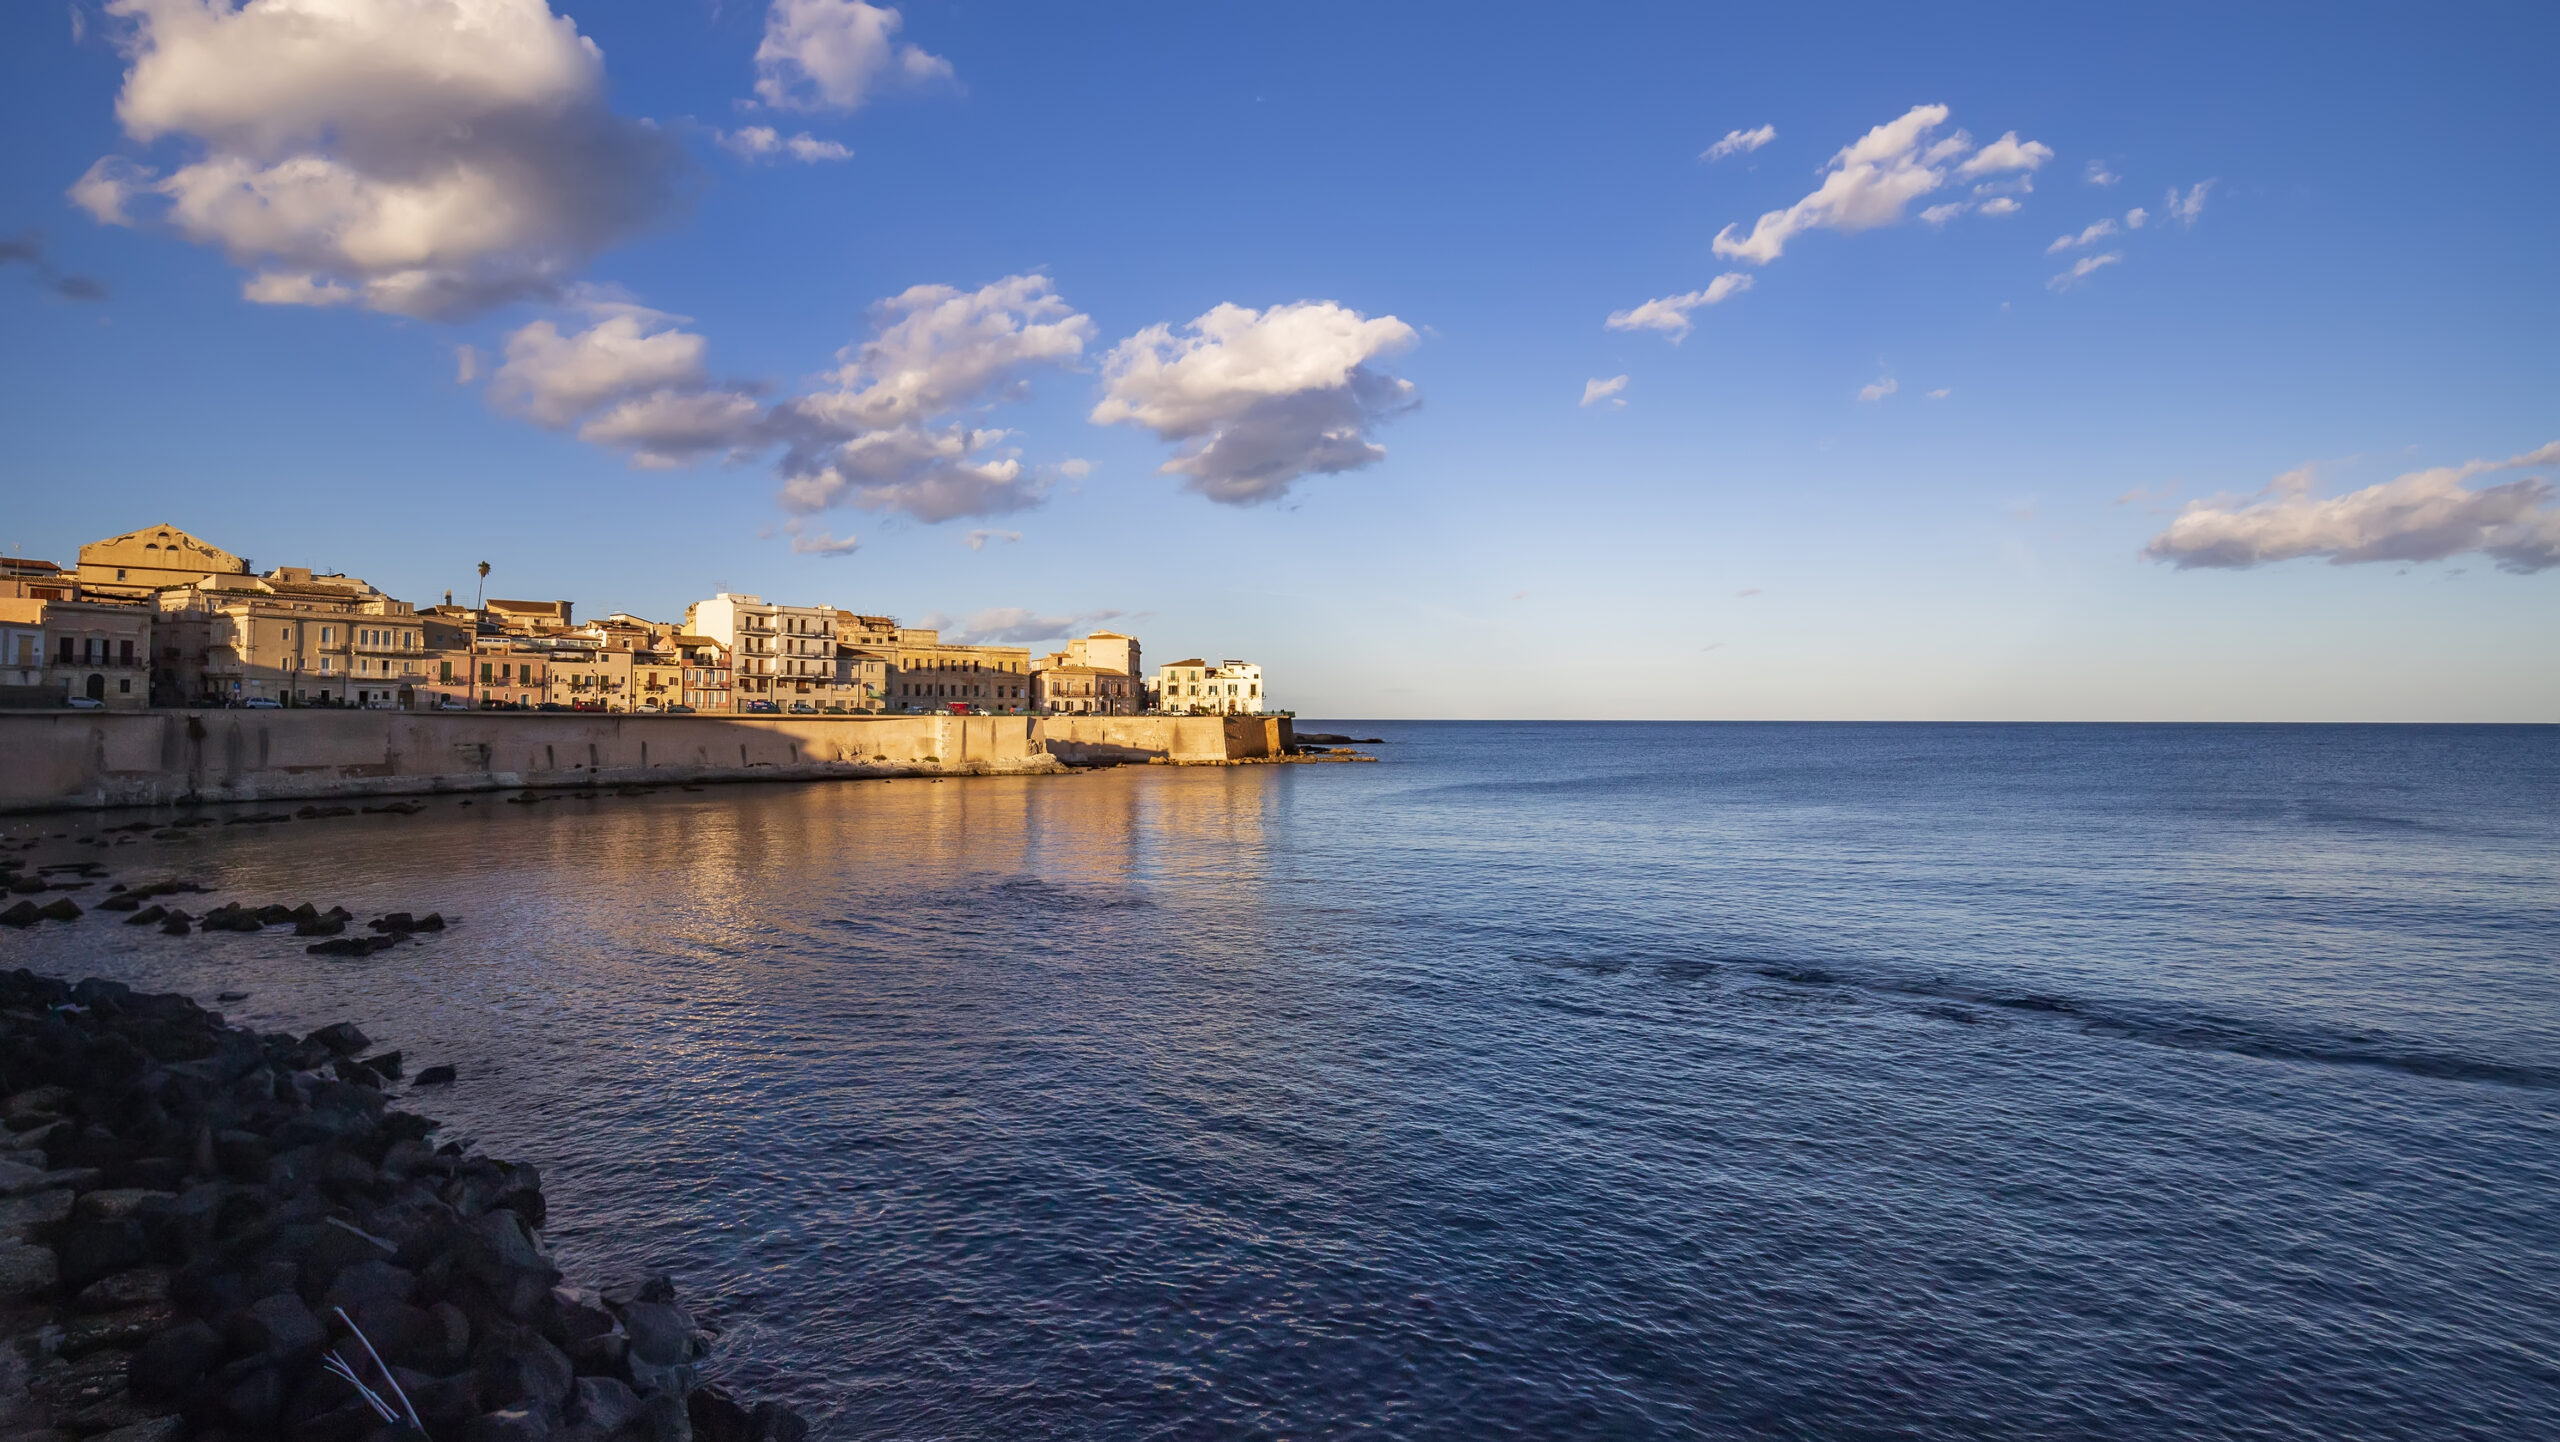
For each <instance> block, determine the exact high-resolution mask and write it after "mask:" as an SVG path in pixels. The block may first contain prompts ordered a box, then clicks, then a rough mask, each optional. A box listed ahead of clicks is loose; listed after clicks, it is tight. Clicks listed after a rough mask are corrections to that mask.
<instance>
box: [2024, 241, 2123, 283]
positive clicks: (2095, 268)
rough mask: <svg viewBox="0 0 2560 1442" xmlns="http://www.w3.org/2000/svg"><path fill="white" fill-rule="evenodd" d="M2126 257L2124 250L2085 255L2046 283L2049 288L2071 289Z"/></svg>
mask: <svg viewBox="0 0 2560 1442" xmlns="http://www.w3.org/2000/svg"><path fill="white" fill-rule="evenodd" d="M2122 259H2124V252H2123V251H2121V250H2111V251H2108V252H2107V253H2106V254H2104V255H2084V256H2082V257H2080V259H2079V260H2078V261H2076V262H2074V263H2073V264H2072V267H2071V268H2070V269H2069V270H2066V271H2064V272H2063V273H2062V274H2060V275H2057V276H2055V277H2054V278H2052V279H2051V280H2048V281H2046V282H2045V283H2044V288H2045V289H2047V290H2069V289H2071V288H2072V287H2073V286H2075V285H2078V284H2080V283H2081V282H2082V281H2084V280H2087V279H2088V278H2089V277H2090V276H2092V275H2095V274H2097V273H2098V272H2099V271H2100V270H2102V269H2104V268H2105V267H2107V266H2110V265H2114V264H2115V263H2116V262H2118V261H2120V260H2122Z"/></svg>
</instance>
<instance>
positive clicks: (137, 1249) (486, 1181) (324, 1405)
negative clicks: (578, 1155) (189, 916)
mask: <svg viewBox="0 0 2560 1442" xmlns="http://www.w3.org/2000/svg"><path fill="white" fill-rule="evenodd" d="M404 1069H405V1068H404V1059H403V1058H402V1056H401V1055H400V1053H399V1052H397V1051H388V1052H379V1051H376V1050H375V1048H374V1044H373V1042H372V1041H371V1039H369V1038H368V1037H366V1036H365V1035H364V1033H362V1032H361V1031H359V1030H357V1029H356V1028H355V1027H354V1026H353V1025H352V1024H349V1023H344V1022H341V1023H337V1024H335V1025H331V1026H326V1027H322V1028H320V1029H318V1030H316V1031H314V1032H312V1033H311V1034H310V1035H308V1036H304V1037H300V1038H296V1037H293V1036H291V1035H289V1034H284V1033H270V1034H261V1033H259V1032H256V1031H253V1030H250V1029H248V1028H245V1027H239V1026H233V1025H230V1024H229V1023H228V1022H226V1021H225V1020H224V1018H223V1017H222V1015H221V1014H220V1013H218V1012H213V1011H209V1010H206V1009H205V1008H203V1007H201V1006H199V1005H197V1004H196V1003H195V1002H194V1001H192V1000H190V999H189V998H187V997H185V996H181V995H176V994H163V995H151V994H144V993H139V992H136V991H134V990H133V989H131V988H129V987H126V986H124V985H122V984H120V983H116V982H111V981H102V980H96V979H92V980H88V981H83V982H79V983H77V984H73V983H68V982H64V981H60V980H57V979H53V978H49V977H42V976H37V975H35V974H34V973H32V972H28V971H24V970H21V971H15V972H10V973H5V974H0V1110H4V1111H5V1121H6V1127H7V1136H6V1138H5V1142H4V1143H0V1147H5V1149H4V1150H0V1335H5V1338H6V1341H7V1343H8V1345H7V1347H6V1348H4V1349H0V1432H5V1433H7V1434H8V1435H10V1436H12V1437H13V1438H17V1437H26V1438H57V1437H58V1438H66V1439H67V1438H71V1437H77V1436H92V1437H104V1438H107V1439H111V1442H175V1439H180V1438H188V1437H196V1438H217V1437H218V1438H248V1437H285V1438H291V1439H294V1442H357V1439H366V1438H374V1439H387V1438H396V1437H411V1438H414V1437H418V1436H421V1435H423V1436H425V1437H429V1438H433V1439H436V1442H445V1439H464V1438H468V1439H474V1442H496V1439H506V1442H536V1439H543V1438H555V1437H556V1438H564V1439H568V1438H575V1439H580V1442H606V1439H628V1442H639V1439H648V1442H686V1439H691V1438H697V1437H699V1438H704V1439H719V1442H728V1439H752V1442H796V1439H799V1438H803V1437H806V1436H807V1435H808V1425H807V1423H806V1421H805V1420H803V1419H802V1418H801V1417H799V1415H798V1414H797V1413H795V1412H792V1411H791V1410H790V1409H788V1408H786V1407H783V1406H781V1405H780V1404H777V1403H771V1402H767V1403H760V1404H756V1405H753V1406H749V1405H748V1404H746V1403H745V1402H743V1401H741V1400H740V1399H738V1398H736V1397H734V1396H732V1395H730V1394H729V1393H728V1392H727V1391H726V1390H724V1389H722V1388H720V1387H719V1386H717V1385H716V1384H711V1383H707V1382H705V1381H704V1379H703V1370H704V1364H705V1362H706V1361H707V1359H708V1358H709V1356H710V1353H711V1348H712V1338H711V1335H710V1333H709V1332H708V1331H707V1330H706V1329H705V1328H704V1327H703V1326H702V1325H701V1324H700V1323H699V1322H698V1321H697V1320H696V1319H695V1317H694V1316H693V1314H692V1313H691V1312H690V1311H688V1310H687V1309H686V1308H685V1307H684V1306H683V1305H682V1304H681V1303H680V1302H678V1300H677V1297H676V1291H675V1288H674V1285H673V1283H672V1282H671V1281H670V1280H669V1279H668V1278H667V1277H665V1276H664V1275H652V1276H647V1277H642V1278H638V1279H633V1280H630V1281H625V1282H621V1283H618V1284H615V1285H610V1286H605V1287H602V1288H601V1289H593V1288H587V1287H582V1286H576V1285H571V1284H570V1283H569V1282H568V1281H567V1279H566V1278H565V1277H564V1275H563V1274H562V1272H561V1271H560V1269H559V1268H558V1267H556V1266H554V1265H553V1263H552V1261H551V1259H550V1257H549V1255H548V1253H547V1252H546V1251H545V1249H544V1248H543V1245H542V1241H541V1228H542V1226H543V1223H544V1221H545V1220H546V1215H547V1207H546V1204H545V1202H544V1200H543V1194H542V1178H541V1173H540V1171H539V1170H538V1169H537V1168H536V1167H534V1166H532V1165H530V1164H526V1163H522V1162H510V1161H502V1160H498V1159H495V1158H491V1157H487V1156H483V1155H481V1154H479V1153H477V1152H475V1151H471V1150H468V1149H467V1148H466V1147H465V1146H464V1145H462V1144H459V1143H450V1142H449V1143H445V1144H443V1145H440V1146H439V1145H435V1144H434V1143H433V1138H434V1137H435V1135H436V1133H437V1132H438V1131H439V1130H440V1126H441V1124H440V1123H438V1122H437V1121H435V1120H433V1119H431V1118H429V1117H426V1116H423V1115H420V1114H418V1113H415V1112H411V1111H407V1110H403V1109H400V1108H399V1107H398V1106H396V1105H394V1100H393V1098H394V1093H395V1090H396V1089H400V1088H401V1087H402V1074H403V1071H404ZM450 1080H451V1070H450V1069H449V1068H447V1069H441V1075H439V1069H436V1068H429V1069H428V1070H427V1071H425V1072H422V1073H421V1074H420V1075H419V1076H418V1077H417V1078H416V1080H415V1082H414V1083H412V1084H411V1085H410V1086H409V1087H407V1088H406V1089H407V1090H408V1091H409V1092H410V1093H411V1094H412V1095H415V1094H416V1093H417V1092H419V1091H421V1090H431V1089H432V1087H433V1086H434V1085H435V1084H437V1083H438V1082H439V1081H450ZM342 1368H343V1370H341V1369H342ZM357 1382H362V1383H363V1384H364V1386H365V1387H366V1388H367V1389H369V1390H370V1392H371V1393H372V1395H373V1397H374V1398H378V1399H379V1401H380V1404H381V1406H380V1407H379V1408H377V1406H376V1405H375V1404H374V1403H373V1402H371V1401H369V1400H368V1399H367V1397H366V1396H365V1395H364V1394H363V1393H362V1392H360V1391H359V1389H358V1387H357V1385H356V1383H357ZM385 1411H387V1412H388V1413H389V1414H390V1415H389V1418H388V1419H386V1417H385V1415H384V1412H385ZM413 1418H414V1420H415V1422H416V1423H418V1424H420V1425H418V1426H412V1425H410V1424H411V1421H412V1419H413Z"/></svg>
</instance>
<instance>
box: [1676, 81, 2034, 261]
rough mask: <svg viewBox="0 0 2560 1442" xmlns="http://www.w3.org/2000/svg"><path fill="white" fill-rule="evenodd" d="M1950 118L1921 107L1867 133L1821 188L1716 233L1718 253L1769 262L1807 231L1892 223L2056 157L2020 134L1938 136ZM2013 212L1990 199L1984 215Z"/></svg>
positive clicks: (1941, 109)
mask: <svg viewBox="0 0 2560 1442" xmlns="http://www.w3.org/2000/svg"><path fill="white" fill-rule="evenodd" d="M1948 113H1949V112H1948V110H1947V107H1945V106H1943V105H1917V106H1913V107H1912V108H1911V109H1910V110H1908V111H1906V112H1904V113H1903V115H1902V116H1901V117H1900V118H1898V119H1895V120H1890V121H1887V122H1886V123H1884V124H1882V125H1879V126H1877V127H1876V128H1875V129H1873V130H1870V131H1868V132H1867V133H1866V134H1865V135H1864V136H1862V137H1860V138H1859V139H1858V140H1857V141H1855V142H1854V143H1852V144H1850V145H1848V146H1847V147H1845V148H1843V149H1842V150H1841V151H1840V153H1839V154H1837V155H1834V156H1833V157H1831V161H1830V163H1829V164H1828V165H1826V166H1825V167H1824V168H1823V179H1822V184H1821V185H1820V186H1819V187H1818V188H1816V189H1815V190H1814V192H1813V193H1812V194H1810V195H1808V196H1806V197H1805V198H1803V199H1802V200H1799V201H1797V202H1796V203H1795V204H1793V205H1791V206H1789V207H1787V208H1786V209H1784V210H1773V211H1770V212H1768V213H1767V214H1765V215H1763V216H1761V217H1760V219H1759V221H1758V222H1757V223H1755V224H1754V225H1753V226H1752V227H1751V231H1750V233H1749V234H1747V235H1738V234H1736V232H1737V231H1739V230H1740V229H1741V227H1740V226H1738V225H1728V226H1726V227H1725V228H1724V229H1723V230H1722V231H1719V232H1718V233H1717V235H1716V238H1715V245H1714V249H1715V253H1716V254H1718V255H1722V256H1731V257H1733V258H1735V259H1738V260H1745V261H1749V262H1750V263H1751V264H1753V265H1766V264H1768V263H1769V262H1770V261H1773V260H1776V259H1777V258H1778V257H1779V256H1781V255H1783V254H1785V253H1786V247H1787V242H1788V241H1790V240H1793V239H1794V238H1795V237H1796V236H1798V235H1801V234H1803V233H1804V232H1806V231H1808V230H1837V231H1844V232H1847V231H1860V230H1872V229H1875V228H1876V227H1878V226H1885V225H1892V224H1895V223H1896V222H1898V221H1900V220H1901V219H1902V217H1903V213H1904V212H1905V211H1906V210H1907V209H1909V208H1910V206H1911V203H1912V202H1913V201H1916V200H1918V199H1920V198H1921V197H1922V196H1925V195H1927V194H1929V193H1930V192H1932V191H1935V190H1937V189H1939V188H1940V187H1942V186H1944V185H1946V184H1947V183H1948V182H1949V181H1950V180H1953V179H1958V178H1962V179H1967V180H1971V179H1975V178H1977V177H1982V176H1992V175H2004V174H2005V175H2015V176H2019V177H2022V178H2023V177H2024V176H2025V175H2026V174H2028V173H2030V172H2032V171H2034V170H2035V169H2036V168H2037V167H2039V166H2041V165H2043V164H2044V163H2045V162H2046V161H2048V160H2050V159H2052V158H2053V151H2052V150H2051V149H2050V148H2048V147H2046V146H2044V145H2042V144H2040V143H2038V142H2036V141H2032V140H2029V141H2021V140H2019V139H2018V136H2017V132H2016V131H2011V132H2009V133H2008V134H2006V135H2003V136H2001V137H2000V138H1999V139H1998V140H1995V141H1993V142H1992V143H1991V144H1989V145H1986V146H1983V147H1982V148H1980V149H1979V150H1976V149H1975V148H1974V144H1973V138H1972V137H1971V136H1969V135H1967V134H1965V133H1964V132H1963V131H1961V130H1959V131H1956V132H1955V133H1953V134H1951V135H1948V136H1946V137H1944V138H1933V137H1936V135H1937V131H1938V128H1939V127H1940V126H1942V125H1944V124H1946V122H1947V116H1948ZM1995 207H1997V208H1995ZM2016 208H2017V205H2016V202H2015V201H2011V202H2009V203H2008V204H2007V205H2006V206H1999V204H1998V202H1993V203H1992V204H1988V205H1985V206H1983V207H1982V210H1983V211H1984V212H1985V213H1986V214H2001V213H2005V212H2006V211H2008V210H2015V209H2016ZM1961 213H1962V208H1961V205H1959V207H1958V208H1957V209H1956V210H1954V211H1949V210H1947V209H1945V208H1944V207H1941V206H1933V207H1931V208H1930V211H1929V212H1928V214H1929V216H1930V217H1931V223H1932V224H1941V225H1942V224H1944V223H1946V222H1947V221H1948V220H1952V219H1953V218H1954V217H1955V216H1956V215H1958V214H1961Z"/></svg>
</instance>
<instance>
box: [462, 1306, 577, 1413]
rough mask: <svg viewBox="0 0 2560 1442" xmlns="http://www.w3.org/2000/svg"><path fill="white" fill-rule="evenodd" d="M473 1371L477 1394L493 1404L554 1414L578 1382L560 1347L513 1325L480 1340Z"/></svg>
mask: <svg viewBox="0 0 2560 1442" xmlns="http://www.w3.org/2000/svg"><path fill="white" fill-rule="evenodd" d="M478 1350H479V1353H480V1356H479V1359H478V1361H477V1362H476V1363H475V1364H474V1367H473V1370H474V1371H476V1372H477V1373H478V1374H479V1377H480V1396H481V1400H483V1401H484V1402H488V1403H492V1404H496V1405H506V1406H513V1405H526V1406H533V1407H537V1408H539V1409H541V1410H542V1411H543V1412H545V1413H549V1414H553V1415H556V1414H557V1413H558V1411H559V1409H560V1406H561V1404H562V1403H564V1402H566V1401H567V1400H568V1397H569V1390H570V1388H571V1387H572V1386H573V1385H574V1384H575V1383H576V1381H577V1372H576V1370H575V1369H574V1368H572V1367H571V1366H570V1364H569V1359H568V1358H567V1357H565V1356H563V1355H561V1352H560V1349H559V1348H557V1347H554V1346H552V1345H551V1343H550V1342H549V1341H547V1340H545V1339H544V1337H543V1335H542V1334H541V1333H539V1332H536V1331H534V1330H533V1329H532V1328H530V1327H513V1328H509V1329H507V1330H505V1331H503V1332H499V1333H496V1334H493V1335H491V1336H489V1337H487V1338H484V1339H483V1340H482V1341H481V1344H480V1347H479V1349H478Z"/></svg>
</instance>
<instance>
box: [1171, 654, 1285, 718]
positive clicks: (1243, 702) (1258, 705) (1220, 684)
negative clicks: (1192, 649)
mask: <svg viewBox="0 0 2560 1442" xmlns="http://www.w3.org/2000/svg"><path fill="white" fill-rule="evenodd" d="M1263 700H1264V697H1263V694H1262V668H1261V667H1259V666H1257V665H1254V664H1253V663H1252V662H1250V661H1236V660H1226V661H1221V662H1219V663H1218V664H1217V665H1215V666H1212V665H1210V664H1209V663H1208V662H1206V661H1203V660H1201V659H1200V658H1199V657H1196V656H1195V657H1192V658H1191V659H1189V660H1187V661H1176V662H1174V663H1173V664H1172V665H1170V666H1166V667H1163V668H1161V669H1159V670H1158V671H1157V672H1156V684H1155V703H1156V709H1157V710H1159V711H1165V712H1170V713H1172V714H1174V715H1186V714H1201V715H1215V716H1258V715H1260V714H1262V709H1263Z"/></svg>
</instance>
